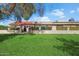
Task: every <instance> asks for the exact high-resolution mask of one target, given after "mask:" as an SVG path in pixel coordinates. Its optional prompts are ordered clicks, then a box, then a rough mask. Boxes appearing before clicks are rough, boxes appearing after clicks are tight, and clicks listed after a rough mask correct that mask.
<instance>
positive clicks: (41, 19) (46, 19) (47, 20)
mask: <svg viewBox="0 0 79 59" xmlns="http://www.w3.org/2000/svg"><path fill="white" fill-rule="evenodd" d="M30 21H32V20H30ZM33 21H36V22H50V21H52V20H50V18H49V17H47V16H43V17H35V18H34V19H33Z"/></svg>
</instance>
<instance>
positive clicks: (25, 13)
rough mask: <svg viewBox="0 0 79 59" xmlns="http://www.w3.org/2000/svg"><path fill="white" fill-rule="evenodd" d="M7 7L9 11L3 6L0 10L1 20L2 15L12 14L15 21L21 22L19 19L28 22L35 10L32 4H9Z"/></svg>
mask: <svg viewBox="0 0 79 59" xmlns="http://www.w3.org/2000/svg"><path fill="white" fill-rule="evenodd" d="M8 6H9V9H7V8H6V6H5V7H3V8H2V9H1V10H0V18H3V17H2V14H6V15H7V16H9V15H10V14H11V13H12V12H13V13H15V16H16V17H17V20H21V17H23V18H24V19H25V20H28V19H29V17H30V16H31V15H32V13H33V12H35V10H36V9H35V6H34V4H32V3H17V4H16V3H9V4H8Z"/></svg>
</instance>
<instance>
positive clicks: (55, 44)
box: [0, 34, 79, 56]
mask: <svg viewBox="0 0 79 59" xmlns="http://www.w3.org/2000/svg"><path fill="white" fill-rule="evenodd" d="M0 55H3V56H8V55H9V56H10V55H11V56H79V35H78V34H72V35H67V34H64V35H61V34H59V35H52V34H50V35H44V34H43V35H30V34H28V35H27V34H24V35H17V34H16V35H14V34H13V35H0Z"/></svg>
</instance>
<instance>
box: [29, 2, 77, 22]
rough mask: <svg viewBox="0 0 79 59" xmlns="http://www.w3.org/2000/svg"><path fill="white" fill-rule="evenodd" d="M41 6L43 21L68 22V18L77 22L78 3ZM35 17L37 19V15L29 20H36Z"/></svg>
mask: <svg viewBox="0 0 79 59" xmlns="http://www.w3.org/2000/svg"><path fill="white" fill-rule="evenodd" d="M43 5H44V9H45V12H44V16H43V17H44V18H45V19H46V18H47V19H50V20H52V21H56V20H62V21H68V19H69V18H74V19H75V21H79V3H45V4H43ZM35 17H37V18H38V14H37V13H35V14H33V15H32V16H31V18H30V20H36V19H37V18H36V19H35ZM45 19H44V20H45Z"/></svg>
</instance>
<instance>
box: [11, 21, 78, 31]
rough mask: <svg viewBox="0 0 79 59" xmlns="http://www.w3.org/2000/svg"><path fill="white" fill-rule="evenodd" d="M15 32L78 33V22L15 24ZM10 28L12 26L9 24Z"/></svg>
mask: <svg viewBox="0 0 79 59" xmlns="http://www.w3.org/2000/svg"><path fill="white" fill-rule="evenodd" d="M13 24H14V26H15V30H17V31H18V32H28V33H30V32H34V31H38V32H42V33H43V32H44V31H53V32H54V31H79V22H30V21H24V22H18V21H17V22H15V23H13ZM10 27H12V24H10Z"/></svg>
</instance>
